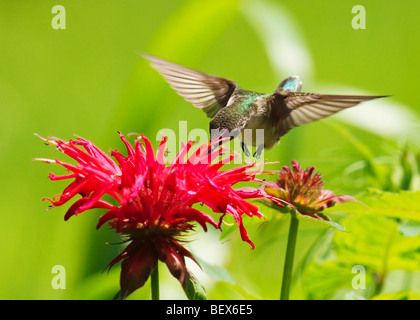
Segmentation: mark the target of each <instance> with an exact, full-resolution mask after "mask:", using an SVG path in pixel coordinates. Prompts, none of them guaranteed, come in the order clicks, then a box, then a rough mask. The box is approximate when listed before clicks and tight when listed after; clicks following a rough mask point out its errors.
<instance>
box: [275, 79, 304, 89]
mask: <svg viewBox="0 0 420 320" xmlns="http://www.w3.org/2000/svg"><path fill="white" fill-rule="evenodd" d="M301 89H302V81H301V80H300V79H299V77H298V76H291V77H288V78H286V79H284V80H283V81H282V82H281V83H280V84H279V86H278V87H277V88H276V91H275V92H279V91H290V92H299V91H300V90H301Z"/></svg>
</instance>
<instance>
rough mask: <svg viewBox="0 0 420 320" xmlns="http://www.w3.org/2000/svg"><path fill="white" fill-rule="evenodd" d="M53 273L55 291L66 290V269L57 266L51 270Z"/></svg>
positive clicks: (52, 282) (52, 283) (52, 284)
mask: <svg viewBox="0 0 420 320" xmlns="http://www.w3.org/2000/svg"><path fill="white" fill-rule="evenodd" d="M51 273H53V274H55V276H53V278H52V280H51V286H52V288H53V289H55V290H57V289H66V269H65V268H64V267H63V266H61V265H55V266H53V267H52V269H51Z"/></svg>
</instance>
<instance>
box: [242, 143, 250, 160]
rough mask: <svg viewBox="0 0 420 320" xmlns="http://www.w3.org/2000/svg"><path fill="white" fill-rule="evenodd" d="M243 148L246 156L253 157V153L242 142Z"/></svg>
mask: <svg viewBox="0 0 420 320" xmlns="http://www.w3.org/2000/svg"><path fill="white" fill-rule="evenodd" d="M241 147H242V151H243V152H244V154H245V156H247V157H249V156H250V155H251V153H250V152H249V150H248V148H247V146H246V144H245V143H243V142H242V141H241Z"/></svg>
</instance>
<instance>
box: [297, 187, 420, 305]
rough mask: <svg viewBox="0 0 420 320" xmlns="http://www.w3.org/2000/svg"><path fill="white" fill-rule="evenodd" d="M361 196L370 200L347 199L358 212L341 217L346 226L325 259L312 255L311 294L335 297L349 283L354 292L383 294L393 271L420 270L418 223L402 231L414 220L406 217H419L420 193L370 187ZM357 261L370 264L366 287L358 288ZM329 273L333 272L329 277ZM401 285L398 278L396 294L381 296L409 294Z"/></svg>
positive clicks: (306, 279)
mask: <svg viewBox="0 0 420 320" xmlns="http://www.w3.org/2000/svg"><path fill="white" fill-rule="evenodd" d="M358 199H359V200H363V201H364V202H368V204H367V205H358V206H357V205H355V204H343V205H342V207H345V206H347V205H348V206H349V207H350V208H346V209H344V210H345V211H346V212H347V213H351V214H352V215H351V216H349V217H347V218H345V219H344V220H343V221H341V223H342V224H343V225H344V226H345V227H346V232H337V233H336V234H335V235H334V237H333V240H332V243H331V245H330V247H329V253H328V255H327V256H324V258H323V259H322V261H315V260H314V261H312V262H311V263H310V265H309V266H308V268H307V269H306V270H305V271H304V273H303V280H302V287H303V288H304V289H303V291H304V292H305V294H306V296H307V297H308V298H314V299H328V298H334V297H335V295H336V294H337V293H338V292H339V290H344V289H345V290H346V292H347V294H349V293H350V292H351V291H353V294H357V295H359V296H360V295H362V296H363V297H364V298H366V299H368V298H377V295H376V294H378V293H380V292H381V290H382V288H383V285H384V282H385V280H386V277H387V276H388V275H389V273H391V272H392V271H395V270H405V271H406V272H415V271H418V270H420V235H419V234H418V233H417V229H414V232H413V230H410V231H411V232H409V234H407V232H401V229H403V228H404V226H407V225H408V226H410V225H411V224H409V223H407V222H405V221H404V222H403V220H401V219H403V218H407V217H414V218H415V219H416V220H418V215H419V213H418V212H417V216H416V215H415V213H416V207H417V206H418V203H419V201H420V193H419V192H400V193H395V194H391V193H380V196H377V194H372V193H369V194H364V195H362V196H361V197H359V198H358ZM391 205H392V207H391ZM356 208H358V209H356ZM392 208H394V210H395V211H396V212H395V214H390V211H392ZM410 208H413V210H412V211H411V210H410ZM406 211H408V212H409V213H410V215H408V214H407V213H406ZM390 217H391V218H390ZM354 266H363V268H365V269H366V272H367V275H366V280H365V281H366V288H365V289H363V290H360V289H354V288H352V280H353V279H354V277H355V274H352V270H353V267H354ZM326 274H328V275H329V276H328V277H326V276H325V275H326ZM399 285H401V284H398V283H395V284H393V286H392V287H393V288H392V290H393V291H394V292H395V295H394V296H393V295H391V294H382V293H381V295H380V296H378V298H379V297H383V298H386V297H388V298H398V299H399V298H401V299H403V298H404V297H406V295H403V294H397V292H398V291H399V290H402V289H404V288H400V287H399ZM413 289H414V290H420V287H417V288H413ZM415 295H416V294H415V292H414V291H413V292H410V293H409V296H410V297H413V296H415ZM417 295H418V294H417ZM404 299H405V298H404Z"/></svg>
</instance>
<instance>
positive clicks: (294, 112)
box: [139, 53, 386, 158]
mask: <svg viewBox="0 0 420 320" xmlns="http://www.w3.org/2000/svg"><path fill="white" fill-rule="evenodd" d="M139 54H141V55H142V56H143V57H144V58H146V59H147V60H148V61H149V62H150V63H151V65H152V67H153V68H154V69H156V70H157V71H158V72H159V73H160V74H161V75H162V76H163V77H164V79H165V80H166V81H167V82H168V83H169V85H170V86H171V87H172V88H173V89H174V90H175V91H176V92H177V93H178V94H179V95H180V96H182V97H184V99H185V100H187V101H188V102H190V103H192V104H193V105H194V106H195V107H197V108H200V109H202V110H203V111H204V112H205V113H206V114H207V116H208V117H209V118H210V119H211V120H210V137H211V141H213V140H214V139H216V138H220V137H230V138H231V139H233V138H235V137H238V136H239V137H240V138H241V147H242V150H243V152H244V154H245V155H246V156H249V155H250V152H249V150H248V148H247V145H252V146H254V147H256V148H257V149H256V151H255V153H254V154H253V156H254V157H255V156H256V157H257V158H258V157H259V156H260V155H261V152H262V150H263V148H265V149H267V150H269V149H271V148H272V147H273V146H274V145H275V144H276V143H277V142H278V141H279V140H280V138H281V137H282V136H283V135H285V134H286V133H287V132H288V131H289V130H291V129H293V128H294V127H297V126H300V125H303V124H307V123H311V122H314V121H317V120H320V119H324V118H326V117H328V116H330V115H333V114H335V113H337V112H339V111H341V110H344V109H347V108H350V107H354V106H356V105H357V104H359V103H361V102H363V101H368V100H372V99H376V98H382V97H386V96H360V95H332V94H318V93H308V92H301V89H302V82H301V80H300V79H299V77H298V76H291V77H288V78H286V79H284V80H283V81H282V82H281V83H280V84H279V85H278V87H277V88H276V89H275V91H274V92H273V93H258V92H255V91H250V90H245V89H243V88H241V87H240V86H239V85H238V84H237V83H236V82H234V81H232V80H228V79H225V78H221V77H218V76H215V75H211V74H207V73H203V72H200V71H196V70H193V69H190V68H187V67H184V66H181V65H178V64H175V63H172V62H169V61H166V60H163V59H160V58H157V57H155V56H152V55H149V54H146V53H139ZM258 129H262V130H264V131H262V132H263V135H261V134H260V135H259V134H257V130H258ZM260 132H261V131H260ZM246 133H248V134H246ZM249 133H250V134H249Z"/></svg>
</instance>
